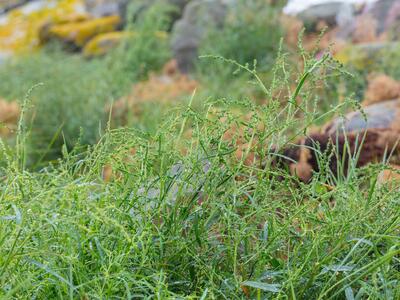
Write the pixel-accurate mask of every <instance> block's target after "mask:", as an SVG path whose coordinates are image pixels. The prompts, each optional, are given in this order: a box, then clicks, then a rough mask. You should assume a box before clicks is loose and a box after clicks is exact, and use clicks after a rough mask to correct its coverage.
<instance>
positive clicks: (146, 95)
mask: <svg viewBox="0 0 400 300" xmlns="http://www.w3.org/2000/svg"><path fill="white" fill-rule="evenodd" d="M198 86H199V85H198V83H197V81H195V80H193V79H191V78H190V77H189V76H187V75H185V74H181V73H180V72H179V71H178V68H177V65H176V61H175V60H172V61H170V62H169V63H168V64H167V65H166V66H165V67H164V70H163V73H162V74H161V75H156V74H154V73H153V74H150V76H149V79H148V80H146V81H143V82H139V83H137V84H135V85H134V86H133V87H132V92H131V93H130V94H129V95H128V96H125V97H123V98H121V99H119V100H118V101H116V102H115V103H114V105H113V107H112V115H113V119H121V118H122V121H123V122H124V120H123V119H124V117H125V116H126V115H128V114H133V115H139V114H140V112H141V106H142V105H143V104H144V103H151V102H155V103H161V104H168V103H173V102H176V101H178V100H180V99H181V98H182V97H187V96H189V95H191V94H192V93H193V91H194V90H195V89H196V88H197V87H198ZM106 110H107V111H109V110H110V108H109V107H107V108H106Z"/></svg>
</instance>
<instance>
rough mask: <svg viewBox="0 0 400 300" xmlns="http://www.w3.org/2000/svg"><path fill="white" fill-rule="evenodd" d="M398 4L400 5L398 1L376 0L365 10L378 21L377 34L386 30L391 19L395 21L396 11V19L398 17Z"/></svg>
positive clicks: (399, 13) (399, 12) (399, 14)
mask: <svg viewBox="0 0 400 300" xmlns="http://www.w3.org/2000/svg"><path fill="white" fill-rule="evenodd" d="M396 3H397V5H396ZM398 3H400V1H399V0H378V1H377V2H376V3H374V4H373V5H371V8H370V9H368V10H367V13H368V14H371V15H372V16H373V17H374V18H375V19H376V20H377V21H378V27H377V31H378V33H382V32H383V31H385V30H387V29H388V27H389V26H390V23H391V22H393V19H396V10H397V17H398V16H400V11H399V8H398V7H397V6H398ZM396 7H397V9H396Z"/></svg>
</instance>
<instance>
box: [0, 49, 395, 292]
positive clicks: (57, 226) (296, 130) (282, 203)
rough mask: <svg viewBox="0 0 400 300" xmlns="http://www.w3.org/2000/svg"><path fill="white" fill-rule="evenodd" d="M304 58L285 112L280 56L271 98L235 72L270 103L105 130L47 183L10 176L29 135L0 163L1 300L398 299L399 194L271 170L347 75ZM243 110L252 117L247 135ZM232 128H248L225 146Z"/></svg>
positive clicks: (22, 173)
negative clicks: (319, 85)
mask: <svg viewBox="0 0 400 300" xmlns="http://www.w3.org/2000/svg"><path fill="white" fill-rule="evenodd" d="M219 59H221V58H219ZM305 59H306V61H305V62H304V69H303V70H301V72H300V74H299V75H298V77H297V78H298V80H297V81H296V87H295V89H293V90H291V89H290V93H288V95H287V96H286V97H285V98H284V99H285V100H286V101H285V102H281V99H279V98H274V97H273V95H276V93H275V91H276V90H275V89H281V88H282V86H285V85H286V82H287V79H288V78H291V77H290V76H289V75H288V74H287V73H286V72H284V71H285V70H288V69H287V66H286V65H285V64H284V55H282V54H280V55H278V63H277V65H276V66H275V68H274V69H273V75H272V78H273V80H272V82H271V85H268V86H265V85H264V84H263V82H262V80H261V78H260V77H259V75H258V74H257V72H256V70H255V69H254V68H250V67H248V66H244V65H241V64H238V63H237V62H235V61H229V60H228V61H227V62H228V63H230V64H233V65H234V66H235V67H237V68H239V69H240V70H244V71H246V72H248V73H249V74H250V76H251V77H252V78H253V79H254V80H255V82H257V83H258V85H259V88H260V90H261V92H262V93H264V94H265V95H266V96H269V99H270V101H269V102H268V103H266V104H265V105H263V106H257V105H255V104H254V103H252V102H251V101H246V100H241V101H230V99H229V100H225V99H221V100H209V101H207V102H205V104H204V106H205V108H204V109H203V110H197V109H196V108H195V107H193V106H192V105H191V102H190V103H189V105H188V106H187V107H183V108H181V109H176V110H175V111H174V112H173V113H170V114H169V116H168V118H167V120H166V121H165V122H164V123H163V125H161V126H159V127H158V129H157V130H156V132H155V133H154V134H148V133H146V132H142V131H139V130H136V129H133V128H126V129H113V130H110V129H109V130H107V131H106V133H105V135H103V136H102V137H101V139H100V141H99V142H98V143H97V144H96V145H95V146H93V147H92V148H91V149H87V150H86V151H83V152H82V150H81V149H78V150H76V151H75V150H73V151H69V152H68V151H66V149H64V152H63V155H64V157H63V159H61V160H60V161H59V164H58V165H57V166H51V165H50V166H48V167H46V168H44V169H42V170H41V171H40V172H34V171H28V170H26V169H25V168H23V167H17V168H16V167H14V166H15V165H18V166H21V162H23V161H21V155H19V154H13V153H20V151H18V149H23V147H24V144H23V141H25V138H24V136H25V134H26V132H25V131H24V130H19V136H18V140H20V141H21V143H19V144H18V145H19V146H18V148H17V149H16V151H14V152H13V151H7V152H4V151H3V152H2V156H1V157H2V162H3V167H2V170H1V173H2V175H3V176H2V177H1V179H0V180H1V185H0V190H1V193H0V197H1V201H0V211H1V214H0V241H1V244H2V247H0V286H1V289H0V295H1V296H2V297H4V298H19V299H25V298H26V299H28V298H29V299H31V298H39V299H40V298H50V299H52V298H70V299H75V298H84V299H85V298H129V299H132V298H138V299H141V298H144V299H148V298H155V297H156V298H158V299H172V298H186V299H220V298H222V299H246V298H255V299H262V298H265V297H273V298H275V299H288V298H292V299H344V298H347V299H353V298H354V299H362V298H363V297H373V298H374V299H397V298H399V296H400V294H399V289H398V284H399V280H400V277H399V272H398V268H399V255H400V240H399V224H400V220H399V212H400V211H399V207H400V206H399V203H398V197H397V195H398V191H397V190H396V189H395V190H388V189H387V187H385V186H382V187H379V186H378V185H377V184H376V179H377V173H378V171H379V170H380V168H375V167H373V166H370V167H368V168H366V169H356V168H354V164H350V165H351V172H350V174H351V175H350V176H348V177H343V178H341V180H339V181H337V185H336V186H335V188H334V189H333V190H331V191H328V190H327V189H326V188H324V185H323V183H324V182H325V180H327V179H328V180H329V178H330V176H331V175H330V174H329V172H328V170H327V169H321V171H320V173H319V174H315V176H314V178H313V180H312V182H311V183H310V184H307V185H306V184H302V183H300V182H298V181H296V179H295V178H293V177H291V176H289V175H288V174H287V173H286V172H285V171H282V170H276V169H274V168H272V167H271V166H270V165H269V164H268V162H269V159H270V154H269V149H270V148H271V147H272V145H274V146H276V145H277V144H278V146H282V145H284V144H285V143H287V142H290V141H291V140H293V139H294V138H296V136H298V135H301V134H302V133H303V132H304V131H305V130H306V129H307V127H308V126H309V125H310V124H311V123H312V122H315V121H317V120H318V119H319V118H321V117H323V114H322V115H321V114H320V113H319V112H318V111H316V110H315V109H314V108H315V107H316V104H315V101H316V100H315V98H314V95H313V93H312V92H311V91H309V89H312V88H313V87H314V86H315V85H314V83H313V82H317V81H318V80H319V79H320V77H321V74H325V73H324V72H323V71H324V69H326V68H334V67H335V65H334V62H333V61H332V60H331V59H330V58H329V56H324V57H323V58H322V59H320V60H316V59H309V58H308V57H305ZM299 95H301V96H302V101H301V102H297V101H296V99H297V98H298V96H299ZM233 106H235V107H236V108H239V109H240V110H241V111H242V112H243V114H249V113H250V115H251V117H250V118H248V119H246V120H245V121H242V120H241V118H238V117H237V114H234V113H232V107H233ZM339 108H340V107H336V108H334V109H333V110H337V109H339ZM299 115H300V116H303V117H304V118H298V116H299ZM260 122H262V123H263V124H264V126H263V127H262V129H258V124H259V123H260ZM21 124H22V123H21ZM235 126H239V127H238V128H242V129H243V130H242V131H239V130H238V131H234V133H233V135H232V136H231V137H230V138H229V139H226V138H225V137H224V136H225V133H226V132H227V131H228V130H229V129H230V128H232V127H234V128H236V127H235ZM187 129H191V130H192V135H191V138H187V137H185V135H184V134H183V133H184V132H185V130H187ZM255 129H257V130H255ZM240 132H243V137H240V136H239V135H240V134H239V133H240ZM242 139H244V141H243V140H242ZM239 141H240V142H241V143H245V144H247V143H250V144H249V145H248V150H249V151H250V150H252V149H250V148H251V142H252V141H254V142H256V144H257V145H260V147H257V148H256V149H257V155H258V157H259V159H260V160H261V162H263V163H266V164H265V166H263V167H261V166H260V164H251V165H247V164H246V163H245V161H244V158H245V157H244V156H243V157H241V158H240V157H239V158H238V157H235V155H234V153H235V150H236V148H237V146H238V144H237V142H239ZM181 147H183V148H184V150H185V151H180V150H181ZM182 152H184V153H185V155H183V154H182ZM244 153H246V151H244ZM5 157H6V158H7V159H4V158H5ZM323 159H324V158H323V157H321V162H323ZM105 166H109V167H111V168H112V170H113V175H112V176H111V177H109V178H107V180H108V181H105V180H104V178H103V177H104V175H105V174H104V167H105ZM276 175H280V176H281V179H278V176H276Z"/></svg>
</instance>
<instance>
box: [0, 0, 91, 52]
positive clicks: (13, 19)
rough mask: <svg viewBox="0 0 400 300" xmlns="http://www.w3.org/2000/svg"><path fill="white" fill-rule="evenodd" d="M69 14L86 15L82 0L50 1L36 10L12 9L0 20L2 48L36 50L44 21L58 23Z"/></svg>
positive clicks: (5, 49)
mask: <svg viewBox="0 0 400 300" xmlns="http://www.w3.org/2000/svg"><path fill="white" fill-rule="evenodd" d="M28 5H29V4H28ZM69 16H74V17H73V19H76V18H78V16H79V18H85V17H86V15H85V13H84V4H83V1H82V0H60V1H58V2H54V1H48V3H45V4H44V5H43V6H42V7H41V8H39V9H36V10H31V11H27V10H26V9H24V8H19V9H15V10H12V11H10V12H9V13H8V14H7V15H6V16H4V17H3V18H2V20H1V22H0V50H1V51H3V52H7V53H20V52H27V51H31V50H34V49H36V48H37V47H38V46H39V45H40V41H39V40H40V39H39V32H40V30H41V28H42V27H43V24H44V23H46V22H54V23H57V22H58V20H65V19H66V18H69Z"/></svg>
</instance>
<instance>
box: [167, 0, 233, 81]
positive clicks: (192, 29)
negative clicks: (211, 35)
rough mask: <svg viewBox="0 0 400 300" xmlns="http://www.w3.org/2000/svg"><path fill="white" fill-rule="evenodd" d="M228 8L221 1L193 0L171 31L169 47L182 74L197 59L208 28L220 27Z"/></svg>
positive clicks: (187, 70) (190, 67) (189, 68)
mask: <svg viewBox="0 0 400 300" xmlns="http://www.w3.org/2000/svg"><path fill="white" fill-rule="evenodd" d="M227 9H228V6H227V4H226V3H225V1H222V0H214V1H209V0H194V1H191V2H190V3H189V4H188V5H187V6H186V7H185V9H184V12H183V17H182V18H181V19H180V20H178V21H177V22H176V23H175V24H174V27H173V29H172V40H171V47H172V50H173V52H174V56H175V58H176V60H177V63H178V67H179V69H180V70H181V71H182V72H186V73H187V72H189V71H190V70H191V69H192V68H193V65H194V62H195V61H196V58H197V52H198V47H199V45H200V42H201V40H202V39H203V37H204V36H205V34H206V32H207V30H208V29H209V28H210V27H221V26H222V25H223V23H224V20H225V16H226V14H227Z"/></svg>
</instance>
